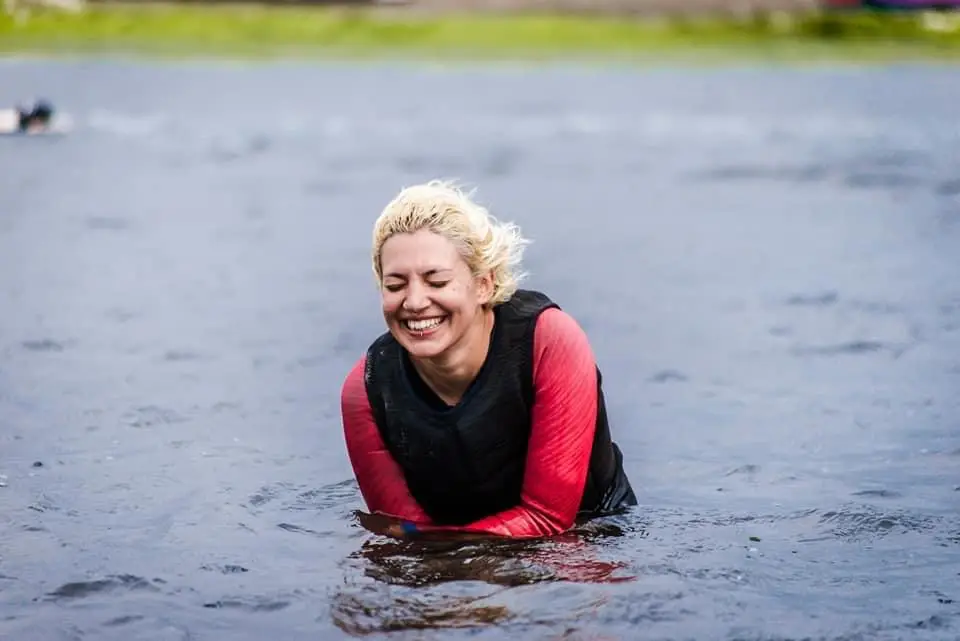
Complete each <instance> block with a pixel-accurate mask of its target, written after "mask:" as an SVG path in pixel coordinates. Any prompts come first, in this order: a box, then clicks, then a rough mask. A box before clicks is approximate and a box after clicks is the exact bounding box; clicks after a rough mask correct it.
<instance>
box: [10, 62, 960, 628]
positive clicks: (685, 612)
mask: <svg viewBox="0 0 960 641" xmlns="http://www.w3.org/2000/svg"><path fill="white" fill-rule="evenodd" d="M35 95H45V96H48V97H50V98H51V99H52V100H54V101H55V102H56V103H57V104H60V105H63V106H64V107H65V108H66V109H67V110H68V111H69V112H70V114H71V116H73V118H74V124H75V129H74V131H73V133H72V134H71V135H69V136H66V137H59V138H56V137H49V138H33V139H24V138H9V137H8V138H0V167H2V171H0V310H2V313H0V475H2V476H0V484H2V485H3V487H0V638H3V639H18V640H19V639H44V640H59V639H97V640H112V639H118V640H119V639H122V640H124V641H130V640H135V639H150V640H154V639H162V640H167V639H191V640H200V639H217V640H220V639H231V640H237V641H239V640H247V639H250V640H257V641H261V640H262V639H268V638H276V639H284V640H285V641H293V640H297V639H311V640H312V639H321V638H322V639H328V638H331V639H333V638H345V637H349V636H351V635H367V634H373V635H374V637H375V638H376V637H377V636H379V635H381V634H386V633H390V638H394V637H395V638H400V639H405V638H411V639H413V638H416V639H434V638H443V639H466V638H476V639H501V638H504V637H505V636H507V635H509V637H510V638H517V639H560V638H563V639H676V640H680V639H699V640H712V639H751V640H754V639H756V640H760V639H764V640H774V639H776V640H784V639H807V638H816V639H821V638H822V639H847V640H853V639H871V640H885V639H950V638H956V637H957V636H958V635H960V589H958V586H960V516H958V507H960V474H958V469H960V394H958V392H960V120H958V119H957V117H956V113H957V105H958V104H960V75H958V72H957V71H956V70H954V69H950V68H923V67H901V68H888V69H876V68H875V69H871V70H858V69H852V68H846V69H817V70H809V69H808V70H787V69H763V68H752V69H748V68H744V69H731V70H714V71H696V70H687V69H676V68H663V69H656V70H632V71H631V70H627V69H609V70H589V69H585V68H572V67H569V68H563V67H552V68H521V67H508V66H499V67H486V68H483V67H458V68H453V67H451V68H444V67H440V66H423V67H417V66H412V65H411V66H389V65H368V66H348V65H342V66H341V65H336V64H328V65H306V64H304V65H294V64H288V65H271V66H267V65H263V66H256V67H246V66H243V65H239V64H207V65H190V66H187V65H176V64H169V65H148V64H133V63H130V64H121V63H111V62H93V61H91V62H72V63H67V62H40V61H36V62H27V61H12V62H5V63H3V64H0V98H2V99H3V102H5V103H8V104H9V103H12V102H14V101H15V100H19V99H24V98H29V97H31V96H35ZM438 176H439V177H459V178H461V179H462V180H463V181H464V182H466V183H468V184H471V185H475V186H478V187H479V189H480V191H479V192H478V197H479V198H481V199H482V200H483V201H485V202H487V203H490V204H491V206H492V207H493V209H494V211H495V212H496V213H498V214H499V215H501V216H503V217H505V218H511V219H514V220H516V221H517V222H518V223H520V224H521V225H522V226H523V229H524V231H525V232H526V233H527V234H528V235H529V236H531V237H532V238H533V239H534V240H535V243H534V244H533V245H531V247H530V249H529V252H528V264H527V267H528V269H529V271H530V272H531V276H530V279H529V280H528V281H527V284H528V285H529V286H532V287H537V288H540V289H543V290H545V291H547V292H548V293H549V294H550V295H551V296H552V297H554V298H555V299H556V300H557V301H558V302H560V304H561V305H563V306H564V307H565V308H566V309H567V310H569V311H570V312H571V313H573V314H574V315H575V316H576V317H577V318H578V319H579V320H580V322H581V323H582V324H583V326H584V327H585V328H586V329H587V331H588V332H589V334H590V336H591V339H592V341H593V344H594V348H595V350H596V353H597V357H598V359H599V362H600V365H601V367H602V368H603V371H604V375H605V380H606V385H607V394H608V400H609V409H610V412H611V415H612V420H613V424H614V430H615V435H616V438H617V440H618V441H619V442H620V443H621V445H622V447H623V449H624V451H625V455H626V465H627V468H628V472H629V474H630V476H631V479H632V480H633V482H634V485H635V487H636V489H637V493H638V496H639V499H640V503H641V504H640V506H639V507H638V509H637V510H636V511H635V512H633V513H631V514H629V515H626V516H625V517H623V518H620V519H616V520H611V521H608V522H602V523H596V524H593V526H592V527H589V528H586V529H585V530H584V531H580V532H576V533H574V534H572V535H570V536H566V537H561V538H558V539H557V540H552V541H547V542H537V543H515V544H504V545H496V546H494V545H476V544H474V545H463V544H460V545H451V544H440V543H435V544H431V545H429V546H425V545H423V544H412V543H402V542H395V541H390V540H386V539H381V538H377V537H374V536H372V535H369V534H368V533H366V532H365V531H363V530H362V529H360V528H359V526H358V525H357V523H356V522H355V519H354V516H353V511H354V510H356V509H360V508H362V507H363V504H362V500H361V498H360V496H359V494H358V492H357V489H356V486H355V484H354V483H353V481H352V478H351V470H350V466H349V463H348V460H347V458H346V454H345V451H344V447H343V440H342V436H341V428H340V424H339V416H338V398H337V394H338V390H339V385H340V382H341V381H342V377H343V376H344V374H345V372H346V371H347V369H348V368H349V366H350V365H351V363H352V362H353V361H354V360H355V359H356V358H357V357H358V356H359V355H360V354H361V353H362V351H363V350H364V348H365V347H366V345H367V344H368V342H369V341H370V340H372V339H373V337H374V336H375V335H376V334H377V333H378V332H380V331H381V327H382V324H381V323H382V321H381V320H380V319H379V316H378V307H377V298H376V292H375V291H374V289H373V287H372V281H371V275H370V268H369V265H368V262H367V255H368V244H367V243H368V240H369V233H370V227H371V224H372V221H373V218H374V217H375V216H376V214H377V213H378V211H379V208H380V207H382V205H383V204H384V203H385V202H386V201H387V200H388V199H389V198H390V197H391V196H392V195H393V194H394V193H395V192H396V190H397V189H399V188H400V187H401V186H403V185H407V184H411V183H413V182H417V181H421V180H425V179H428V178H432V177H438Z"/></svg>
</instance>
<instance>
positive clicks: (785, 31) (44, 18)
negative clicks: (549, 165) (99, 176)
mask: <svg viewBox="0 0 960 641" xmlns="http://www.w3.org/2000/svg"><path fill="white" fill-rule="evenodd" d="M0 52H4V53H43V54H65V53H76V52H84V53H123V54H133V55H136V54H144V55H150V56H175V57H211V56H214V57H217V56H222V57H233V58H237V57H240V58H263V57H278V56H279V57H301V58H302V57H344V56H347V57H371V56H372V57H381V58H383V57H432V58H442V59H448V58H451V57H456V58H478V57H479V58H527V59H529V58H554V57H563V58H571V57H574V58H576V57H580V58H584V57H586V58H597V57H600V58H608V59H609V58H617V59H636V58H640V59H643V58H651V57H653V58H662V57H664V56H670V57H678V56H679V57H685V58H689V59H693V60H699V61H703V62H712V61H718V60H725V59H730V58H737V59H740V58H743V57H745V56H747V57H753V58H758V59H785V58H787V59H829V60H835V59H852V60H905V59H944V60H960V20H957V19H956V17H954V20H953V26H952V29H951V30H946V31H937V30H932V29H930V28H929V26H928V25H926V24H925V22H924V20H923V18H922V16H920V15H919V14H886V13H884V14H873V13H860V12H857V13H845V14H810V15H804V16H793V17H790V18H789V19H787V21H786V22H783V21H781V20H780V19H775V18H773V17H765V16H756V17H751V18H746V19H739V20H734V19H732V18H731V19H718V18H710V19H706V18H704V19H697V20H693V19H687V20H679V19H671V20H652V19H650V20H624V19H613V18H600V17H597V18H585V17H572V16H566V17H565V16H545V15H536V16H535V15H527V16H516V15H515V16H503V15H499V16H491V15H467V14H464V15H454V14H450V15H443V16H414V15H411V14H405V13H403V12H400V11H394V12H391V13H388V12H386V11H372V10H344V9H339V10H335V9H329V8H328V9H323V8H309V7H307V8H304V7H299V8H290V7H267V6H257V5H183V4H175V5H160V4H144V5H122V4H116V5H105V4H97V5H93V6H91V7H90V8H89V9H88V10H86V11H85V12H83V13H80V14H68V13H62V12H57V11H33V12H31V13H30V14H29V15H28V16H27V17H26V18H22V19H19V20H15V19H13V18H11V17H10V16H8V15H2V16H0Z"/></svg>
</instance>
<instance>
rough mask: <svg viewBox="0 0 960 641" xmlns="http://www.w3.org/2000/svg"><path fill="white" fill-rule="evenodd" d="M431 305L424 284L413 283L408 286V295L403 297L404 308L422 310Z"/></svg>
mask: <svg viewBox="0 0 960 641" xmlns="http://www.w3.org/2000/svg"><path fill="white" fill-rule="evenodd" d="M429 306H430V297H429V296H428V295H427V292H426V290H425V289H424V288H423V286H421V285H419V284H416V283H413V284H411V285H410V286H409V287H408V288H407V295H406V296H405V297H404V299H403V309H404V310H406V311H408V312H413V313H417V312H422V311H423V310H425V309H426V308H427V307H429Z"/></svg>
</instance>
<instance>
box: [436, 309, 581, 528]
mask: <svg viewBox="0 0 960 641" xmlns="http://www.w3.org/2000/svg"><path fill="white" fill-rule="evenodd" d="M533 380H534V390H535V395H536V396H535V399H534V405H533V415H532V417H531V420H532V430H531V433H530V446H529V449H528V453H527V461H526V470H525V472H524V479H523V490H522V492H521V496H520V504H519V505H517V506H516V507H513V508H510V509H509V510H505V511H503V512H500V513H498V514H493V515H491V516H488V517H485V518H483V519H480V520H479V521H475V522H473V523H470V524H468V525H465V526H461V527H455V526H430V527H428V528H423V529H424V530H438V529H443V530H448V531H450V530H455V531H464V532H478V533H486V534H493V535H499V536H507V537H513V538H533V537H541V536H551V535H554V534H559V533H561V532H564V531H566V530H568V529H570V528H571V527H572V526H573V523H574V520H575V519H576V515H577V511H578V509H579V508H580V501H581V499H582V496H583V488H584V486H585V484H586V479H587V469H588V467H589V464H590V452H591V448H592V445H593V435H594V432H595V430H596V420H597V370H596V360H595V359H594V357H593V351H592V349H591V348H590V343H589V341H588V340H587V336H586V334H585V333H584V331H583V330H582V329H581V328H580V326H579V325H578V324H577V322H576V321H575V320H574V319H573V318H572V317H571V316H570V315H569V314H567V313H566V312H564V311H562V310H560V309H556V308H552V309H548V310H547V311H545V312H543V313H542V314H541V315H540V317H539V318H538V319H537V327H536V334H535V339H534V359H533Z"/></svg>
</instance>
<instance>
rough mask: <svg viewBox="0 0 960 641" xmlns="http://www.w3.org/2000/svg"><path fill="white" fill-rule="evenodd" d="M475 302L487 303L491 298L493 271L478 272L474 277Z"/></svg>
mask: <svg viewBox="0 0 960 641" xmlns="http://www.w3.org/2000/svg"><path fill="white" fill-rule="evenodd" d="M476 285H477V302H478V303H480V304H481V305H489V304H490V299H491V298H493V272H487V273H485V274H480V275H479V276H477V277H476Z"/></svg>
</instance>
